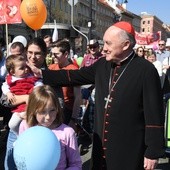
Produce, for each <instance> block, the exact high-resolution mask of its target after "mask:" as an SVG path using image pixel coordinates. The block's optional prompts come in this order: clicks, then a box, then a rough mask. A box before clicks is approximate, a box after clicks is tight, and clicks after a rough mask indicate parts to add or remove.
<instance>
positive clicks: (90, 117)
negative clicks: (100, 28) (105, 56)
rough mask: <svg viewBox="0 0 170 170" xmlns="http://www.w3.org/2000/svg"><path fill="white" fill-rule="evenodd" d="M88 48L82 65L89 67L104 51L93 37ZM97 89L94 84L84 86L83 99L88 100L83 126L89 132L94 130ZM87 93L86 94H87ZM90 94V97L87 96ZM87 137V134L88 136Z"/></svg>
mask: <svg viewBox="0 0 170 170" xmlns="http://www.w3.org/2000/svg"><path fill="white" fill-rule="evenodd" d="M87 50H88V51H89V52H88V53H87V54H85V55H84V59H83V61H82V63H81V67H88V66H90V65H92V64H94V63H95V62H96V61H97V60H98V59H99V58H101V57H102V53H101V51H100V45H99V42H98V41H97V40H96V39H91V40H90V41H89V44H88V47H87ZM93 91H95V86H94V84H92V85H91V86H90V87H88V88H83V87H82V99H83V100H84V101H85V100H87V103H88V104H86V109H83V107H82V111H83V110H84V111H85V113H82V115H84V117H83V127H84V128H85V130H86V131H87V132H88V133H90V134H91V133H92V132H93V123H94V107H95V105H94V101H93V100H92V99H93V97H92V96H91V95H92V92H93ZM85 93H86V94H85ZM87 95H88V99H87V97H86V96H87ZM86 137H87V136H86Z"/></svg>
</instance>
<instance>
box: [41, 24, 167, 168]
mask: <svg viewBox="0 0 170 170" xmlns="http://www.w3.org/2000/svg"><path fill="white" fill-rule="evenodd" d="M121 24H122V25H123V26H122V25H121ZM124 24H125V25H124ZM129 25H130V24H128V23H127V22H120V26H119V23H118V25H113V26H111V28H112V27H113V29H116V28H115V27H118V28H117V29H122V30H125V31H126V32H127V33H128V34H131V35H132V36H134V30H133V28H132V27H131V25H130V26H129ZM126 27H127V29H126ZM107 33H108V32H107V31H106V33H105V34H107ZM109 33H110V32H109ZM113 34H116V33H113ZM131 35H130V36H131ZM113 36H114V35H113ZM108 37H109V38H110V37H111V38H112V33H111V34H110V35H109V36H107V35H106V36H104V41H105V44H104V48H103V50H104V53H105V57H103V58H101V59H99V60H98V61H97V62H96V63H95V64H93V65H92V66H90V67H85V68H81V69H80V70H76V71H75V70H70V71H66V70H61V71H46V70H42V76H43V81H44V83H45V84H49V85H51V86H66V85H67V86H69V85H71V86H72V85H84V84H95V88H96V94H95V102H96V103H95V122H94V136H93V150H92V167H91V168H92V169H94V170H142V169H144V167H147V166H148V165H146V166H145V165H144V158H145V159H149V160H156V159H158V158H160V157H162V156H164V127H163V125H164V112H163V97H162V91H161V85H160V79H159V75H158V73H157V70H156V68H155V67H154V65H152V64H151V63H150V62H148V61H146V60H145V59H143V58H140V57H138V56H137V55H136V54H135V52H134V51H133V45H132V46H131V44H130V40H129V39H127V40H126V39H125V41H124V43H120V42H112V41H111V40H110V39H109V38H108ZM121 40H122V39H121V36H120V38H119V36H118V37H117V40H116V41H121ZM112 43H115V44H112ZM116 43H119V46H117V47H116V48H115V49H116V50H117V51H116V50H114V51H112V50H111V48H110V46H112V47H113V46H116ZM120 44H121V46H120ZM129 44H130V45H129ZM113 48H114V47H113ZM121 51H122V54H121ZM112 53H114V56H124V57H123V59H121V60H120V61H119V62H114V61H117V58H116V59H115V60H113V61H112V60H110V58H109V57H110V56H112V55H111V54H112ZM125 54H126V55H125ZM151 168H152V169H153V168H154V167H151Z"/></svg>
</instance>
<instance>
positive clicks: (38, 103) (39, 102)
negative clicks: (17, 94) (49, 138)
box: [26, 85, 62, 127]
mask: <svg viewBox="0 0 170 170" xmlns="http://www.w3.org/2000/svg"><path fill="white" fill-rule="evenodd" d="M48 101H51V102H52V103H53V105H54V107H55V109H56V112H57V116H56V119H55V120H54V123H56V124H57V125H60V124H61V123H62V109H61V107H60V103H59V100H58V97H57V95H56V92H55V91H54V90H53V88H52V87H50V86H49V85H43V86H38V87H36V88H34V90H33V91H32V93H31V94H30V95H29V99H28V106H27V110H26V115H27V116H26V121H27V123H28V126H29V127H32V126H35V125H37V124H38V121H37V119H36V114H37V113H41V112H43V110H44V108H45V107H46V105H47V102H48Z"/></svg>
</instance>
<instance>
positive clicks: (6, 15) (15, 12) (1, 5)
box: [0, 0, 22, 24]
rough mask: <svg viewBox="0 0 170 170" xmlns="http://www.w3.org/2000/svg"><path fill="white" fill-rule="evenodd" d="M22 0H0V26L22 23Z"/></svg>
mask: <svg viewBox="0 0 170 170" xmlns="http://www.w3.org/2000/svg"><path fill="white" fill-rule="evenodd" d="M20 4H21V0H0V24H14V23H21V22H22V19H21V15H20V10H19V8H20Z"/></svg>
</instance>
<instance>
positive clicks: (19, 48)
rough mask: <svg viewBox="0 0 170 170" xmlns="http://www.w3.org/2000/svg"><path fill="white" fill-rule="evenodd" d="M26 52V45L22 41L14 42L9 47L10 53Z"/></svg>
mask: <svg viewBox="0 0 170 170" xmlns="http://www.w3.org/2000/svg"><path fill="white" fill-rule="evenodd" d="M24 53H25V47H24V45H23V44H22V43H21V42H18V41H17V42H13V43H12V44H11V46H10V49H9V54H13V55H22V54H24Z"/></svg>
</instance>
